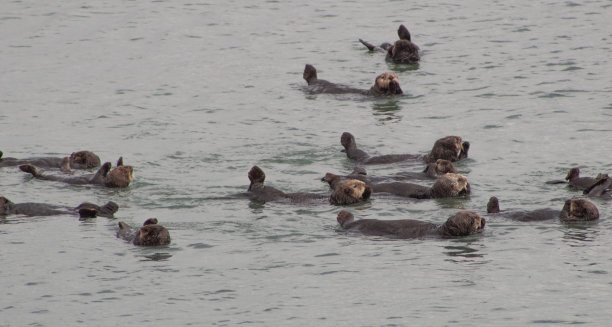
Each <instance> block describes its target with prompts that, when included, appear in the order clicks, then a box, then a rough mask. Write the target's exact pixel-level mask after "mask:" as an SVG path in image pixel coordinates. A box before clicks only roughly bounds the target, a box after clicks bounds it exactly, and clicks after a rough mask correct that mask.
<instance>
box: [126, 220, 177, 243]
mask: <svg viewBox="0 0 612 327" xmlns="http://www.w3.org/2000/svg"><path fill="white" fill-rule="evenodd" d="M117 237H119V238H122V239H124V240H126V241H128V242H132V244H134V245H142V246H157V245H168V244H170V232H168V230H167V229H166V228H165V227H164V226H161V225H158V224H157V218H149V219H147V220H146V221H145V222H144V224H143V226H142V227H140V228H133V227H131V226H130V225H128V224H126V223H124V222H122V221H120V222H119V231H117Z"/></svg>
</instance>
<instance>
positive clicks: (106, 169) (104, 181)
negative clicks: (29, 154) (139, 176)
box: [19, 157, 134, 187]
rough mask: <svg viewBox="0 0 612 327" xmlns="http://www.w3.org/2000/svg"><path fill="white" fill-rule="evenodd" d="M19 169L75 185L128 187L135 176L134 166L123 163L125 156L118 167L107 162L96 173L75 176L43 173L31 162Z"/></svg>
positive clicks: (48, 179) (42, 178)
mask: <svg viewBox="0 0 612 327" xmlns="http://www.w3.org/2000/svg"><path fill="white" fill-rule="evenodd" d="M19 169H21V171H23V172H26V173H29V174H32V176H33V177H34V178H36V179H41V180H47V181H58V182H63V183H68V184H75V185H86V184H95V185H103V186H106V187H127V186H129V185H130V183H131V182H132V179H133V178H134V170H133V168H132V166H125V165H123V157H120V158H119V160H117V167H116V168H115V169H113V170H111V163H110V162H105V163H104V164H103V165H102V167H100V169H98V171H97V172H96V173H95V174H85V175H82V176H74V177H72V176H71V177H65V176H57V175H47V174H43V173H41V172H40V171H39V170H38V169H37V168H36V167H34V166H33V165H31V164H25V165H21V166H19Z"/></svg>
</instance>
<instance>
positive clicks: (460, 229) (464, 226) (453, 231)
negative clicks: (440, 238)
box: [440, 211, 486, 236]
mask: <svg viewBox="0 0 612 327" xmlns="http://www.w3.org/2000/svg"><path fill="white" fill-rule="evenodd" d="M485 224H486V221H485V219H484V218H481V217H480V216H479V215H478V214H476V213H475V212H472V211H460V212H458V213H457V214H455V215H454V216H452V217H450V218H448V220H446V222H445V223H444V224H443V225H442V226H441V228H440V230H441V232H442V234H443V235H444V236H468V235H472V234H475V233H480V232H481V231H482V230H483V229H484V227H485Z"/></svg>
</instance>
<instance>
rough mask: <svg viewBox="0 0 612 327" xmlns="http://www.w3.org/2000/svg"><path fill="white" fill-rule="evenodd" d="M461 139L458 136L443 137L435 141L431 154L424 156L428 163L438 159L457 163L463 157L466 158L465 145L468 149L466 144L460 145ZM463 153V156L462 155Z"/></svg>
mask: <svg viewBox="0 0 612 327" xmlns="http://www.w3.org/2000/svg"><path fill="white" fill-rule="evenodd" d="M461 142H462V140H461V137H459V136H445V137H443V138H441V139H438V140H436V143H434V146H433V148H432V149H431V152H430V153H429V154H428V155H427V156H425V159H426V161H427V162H428V163H431V162H436V160H438V159H445V160H448V161H452V162H455V161H458V160H459V159H462V158H464V157H467V150H466V149H465V145H466V144H467V147H468V148H469V143H468V142H463V143H461ZM462 153H464V155H462Z"/></svg>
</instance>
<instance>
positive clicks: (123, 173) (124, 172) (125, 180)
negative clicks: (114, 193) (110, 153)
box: [104, 166, 134, 187]
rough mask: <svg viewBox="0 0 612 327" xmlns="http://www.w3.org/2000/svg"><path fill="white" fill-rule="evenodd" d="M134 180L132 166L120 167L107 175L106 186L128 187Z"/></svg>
mask: <svg viewBox="0 0 612 327" xmlns="http://www.w3.org/2000/svg"><path fill="white" fill-rule="evenodd" d="M132 179H134V169H133V168H132V166H119V167H116V168H115V169H113V170H111V171H110V172H109V173H108V175H106V177H105V179H104V185H106V186H108V187H128V186H129V185H130V183H131V182H132Z"/></svg>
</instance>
